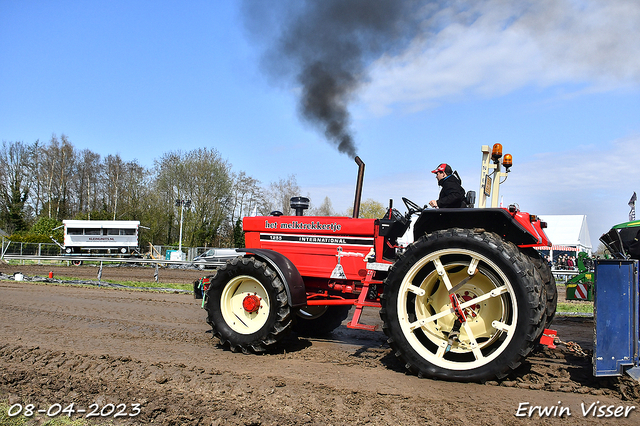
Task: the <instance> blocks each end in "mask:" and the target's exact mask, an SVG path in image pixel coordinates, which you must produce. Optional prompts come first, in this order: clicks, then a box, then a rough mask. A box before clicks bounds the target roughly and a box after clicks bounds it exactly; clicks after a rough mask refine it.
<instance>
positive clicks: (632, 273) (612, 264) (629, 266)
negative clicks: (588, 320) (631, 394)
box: [593, 260, 640, 379]
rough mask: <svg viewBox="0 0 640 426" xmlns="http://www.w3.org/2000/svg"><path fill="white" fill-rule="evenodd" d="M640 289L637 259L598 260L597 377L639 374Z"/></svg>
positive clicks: (595, 364) (594, 360)
mask: <svg viewBox="0 0 640 426" xmlns="http://www.w3.org/2000/svg"><path fill="white" fill-rule="evenodd" d="M638 291H639V288H638V261H637V260H598V261H596V267H595V298H594V316H595V333H594V342H593V343H594V351H593V374H594V375H595V376H618V375H621V374H622V373H624V372H625V371H627V372H628V373H629V374H630V375H631V376H632V377H635V376H636V375H638V374H637V373H638V370H640V368H638V340H639V338H640V336H639V334H638V332H639V328H638V320H639V317H640V309H639V306H638V303H639V301H640V296H639V294H638ZM628 367H632V368H631V369H628ZM635 378H636V379H638V377H635Z"/></svg>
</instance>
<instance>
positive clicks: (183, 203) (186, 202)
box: [176, 200, 191, 256]
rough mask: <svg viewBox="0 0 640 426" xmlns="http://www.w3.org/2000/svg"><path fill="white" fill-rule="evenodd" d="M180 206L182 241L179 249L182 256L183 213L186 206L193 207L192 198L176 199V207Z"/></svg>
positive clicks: (179, 243)
mask: <svg viewBox="0 0 640 426" xmlns="http://www.w3.org/2000/svg"><path fill="white" fill-rule="evenodd" d="M177 206H180V241H179V242H178V251H179V252H180V256H182V214H183V213H184V208H185V207H187V208H189V207H191V200H176V207H177Z"/></svg>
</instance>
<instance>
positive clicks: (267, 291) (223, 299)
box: [205, 257, 291, 353]
mask: <svg viewBox="0 0 640 426" xmlns="http://www.w3.org/2000/svg"><path fill="white" fill-rule="evenodd" d="M206 298H207V300H206V304H205V308H206V310H207V313H208V318H207V322H208V323H209V324H210V325H211V327H212V328H213V335H214V336H215V337H217V338H218V339H219V340H220V343H221V344H222V345H226V344H228V345H229V348H230V349H231V350H232V351H234V352H236V351H242V352H244V353H248V352H250V351H254V352H264V351H265V350H266V349H267V348H268V347H270V346H272V345H274V344H275V343H277V342H278V341H279V340H280V339H281V338H282V337H284V336H285V335H286V334H287V332H289V331H290V329H291V307H290V306H289V303H288V300H287V294H286V292H285V288H284V284H283V283H282V281H281V280H280V277H279V276H278V274H277V273H276V272H275V271H274V270H273V269H271V268H270V267H269V266H267V264H265V263H263V262H260V261H258V260H256V259H255V258H253V257H237V258H235V259H232V260H230V261H229V262H227V263H226V264H225V265H223V266H222V267H220V268H219V269H218V270H217V272H216V274H215V276H214V277H213V278H212V279H211V285H210V286H209V290H207V295H206Z"/></svg>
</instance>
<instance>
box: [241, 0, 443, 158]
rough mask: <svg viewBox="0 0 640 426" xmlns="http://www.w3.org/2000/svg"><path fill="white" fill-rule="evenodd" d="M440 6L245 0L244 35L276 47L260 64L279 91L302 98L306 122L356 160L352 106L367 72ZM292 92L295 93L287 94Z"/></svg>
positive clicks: (369, 0) (379, 0)
mask: <svg viewBox="0 0 640 426" xmlns="http://www.w3.org/2000/svg"><path fill="white" fill-rule="evenodd" d="M437 4H438V2H435V1H427V0H422V1H418V0H416V1H391V0H347V1H345V0H294V1H277V2H265V1H263V0H245V3H244V7H243V11H244V18H245V22H246V24H247V28H248V29H249V31H250V33H251V34H252V35H254V36H255V37H256V39H257V40H259V41H261V42H262V41H264V40H273V41H274V42H275V43H274V44H273V45H271V46H268V47H267V51H266V55H265V57H264V58H263V61H264V62H263V64H264V65H265V68H266V69H267V71H268V72H269V75H270V76H271V77H272V78H273V79H274V80H275V81H276V82H278V83H283V82H284V83H285V84H286V85H287V86H291V83H294V84H295V89H296V90H298V89H299V90H300V93H301V97H300V103H299V109H300V115H301V117H302V118H303V119H304V120H305V121H307V122H309V123H311V124H312V125H313V126H315V127H317V128H319V129H320V130H322V131H323V132H324V134H325V136H326V137H327V139H328V140H329V141H330V142H331V143H332V144H334V145H335V146H336V147H337V148H338V150H339V151H340V152H342V153H345V154H347V155H349V156H350V157H351V158H354V157H355V156H356V154H357V152H356V146H355V143H354V140H353V135H352V131H351V129H350V124H351V117H350V114H349V109H348V106H349V103H350V102H351V101H352V100H353V99H354V96H355V93H356V91H357V89H359V88H360V87H361V86H362V84H363V83H366V81H367V80H368V76H367V72H366V70H367V67H368V65H370V64H371V62H372V61H374V60H375V59H378V58H379V57H381V56H382V55H383V54H384V53H388V52H391V53H393V52H394V51H399V50H400V49H401V48H403V47H405V46H406V45H407V44H408V43H409V42H410V41H411V40H412V39H413V38H414V37H415V36H416V35H417V34H418V30H419V28H420V24H421V22H423V21H424V17H425V16H427V15H429V14H431V13H433V12H434V11H435V9H437V8H435V9H434V8H433V7H426V6H430V5H437ZM288 88H291V87H288Z"/></svg>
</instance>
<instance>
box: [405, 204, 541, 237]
mask: <svg viewBox="0 0 640 426" xmlns="http://www.w3.org/2000/svg"><path fill="white" fill-rule="evenodd" d="M449 228H467V229H484V230H485V231H487V232H495V233H496V234H498V235H500V236H501V237H503V238H504V239H505V240H507V241H510V242H512V243H514V244H516V245H518V246H522V245H535V244H539V243H540V241H541V239H540V238H539V236H538V235H537V234H534V233H532V232H531V231H530V230H528V229H527V228H526V227H525V226H523V225H522V224H521V223H520V222H518V220H516V218H514V217H513V216H512V215H511V214H510V213H509V211H508V210H506V209H503V208H484V209H427V210H424V211H423V212H422V213H421V214H420V217H419V218H418V219H417V220H416V223H415V224H414V227H413V234H414V238H415V240H416V241H417V240H418V238H420V237H421V236H423V235H425V234H429V233H431V232H435V231H439V230H442V229H449ZM532 230H533V232H536V231H535V229H533V228H532Z"/></svg>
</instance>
